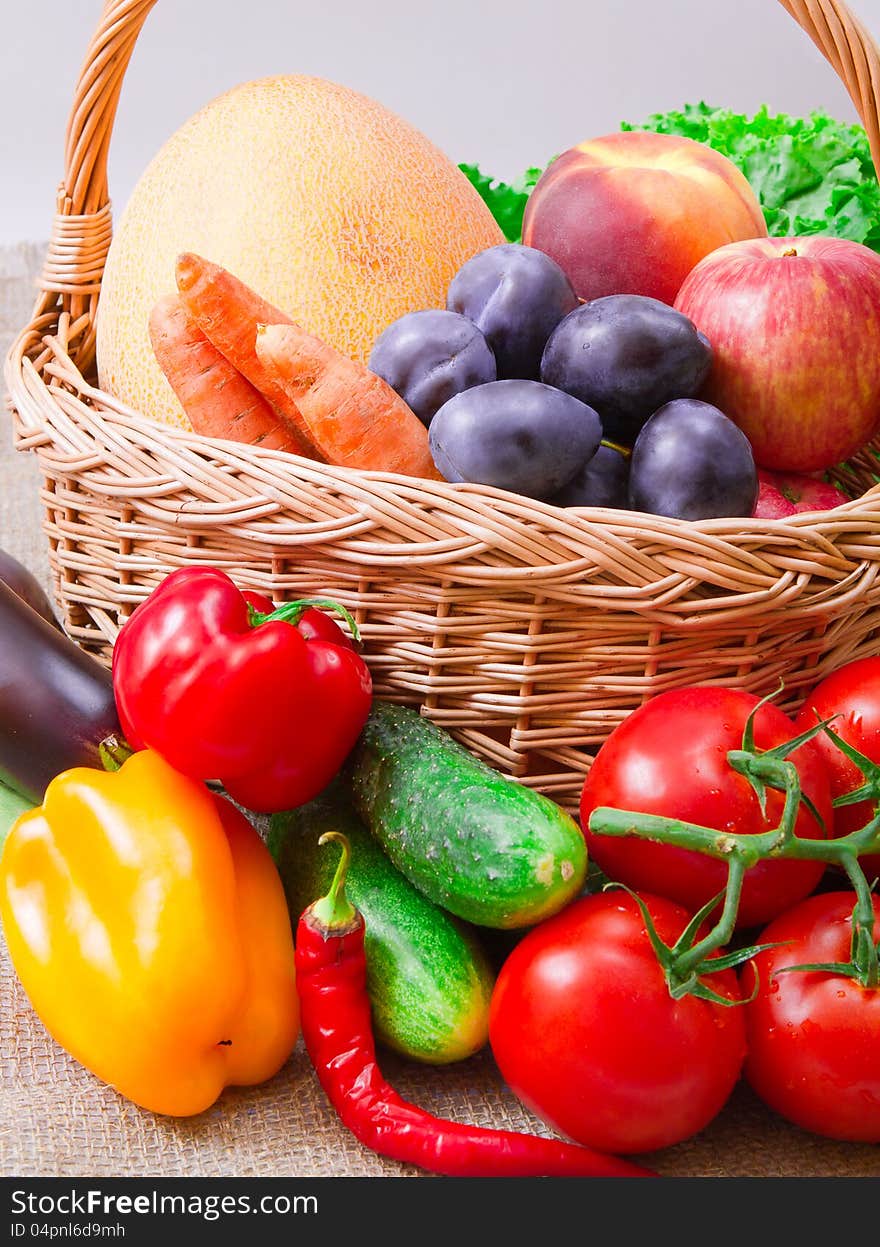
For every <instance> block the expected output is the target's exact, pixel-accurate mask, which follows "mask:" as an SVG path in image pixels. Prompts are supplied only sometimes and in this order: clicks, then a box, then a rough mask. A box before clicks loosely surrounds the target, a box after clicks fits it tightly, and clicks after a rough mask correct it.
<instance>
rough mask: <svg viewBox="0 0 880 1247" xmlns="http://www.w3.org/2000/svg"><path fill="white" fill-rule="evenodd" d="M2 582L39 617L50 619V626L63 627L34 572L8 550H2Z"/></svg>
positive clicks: (0, 553) (0, 577) (0, 564)
mask: <svg viewBox="0 0 880 1247" xmlns="http://www.w3.org/2000/svg"><path fill="white" fill-rule="evenodd" d="M0 581H2V582H3V583H4V584H6V585H9V588H10V589H11V590H12V591H13V593H17V594H18V596H19V597H20V598H21V599H22V600H23V601H25V602H27V604H28V606H30V608H31V609H32V610H35V611H36V612H37V614H38V615H42V616H43V618H44V619H48V621H49V623H50V624H54V625H55V627H56V628H59V629H60V627H61V625H60V624H59V622H58V620H57V618H56V616H55V612H54V611H53V609H52V606H51V604H50V602H49V599H48V597H47V596H46V594H45V592H44V590H43V586H42V585H41V584H40V582H39V580H37V578H36V576H35V575H34V574H33V572H31V571H28V569H27V568H26V567H25V566H24V564H23V563H19V561H18V559H17V558H14V557H13V556H12V555H11V554H10V553H9V551H8V550H0Z"/></svg>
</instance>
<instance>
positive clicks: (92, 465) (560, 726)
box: [5, 0, 880, 807]
mask: <svg viewBox="0 0 880 1247" xmlns="http://www.w3.org/2000/svg"><path fill="white" fill-rule="evenodd" d="M781 2H782V4H783V7H784V8H785V9H787V10H788V12H789V13H790V14H791V15H792V17H794V19H795V20H796V21H797V22H798V23H799V24H800V25H801V26H802V27H803V29H804V30H805V31H806V32H807V33H808V34H809V35H810V36H811V37H812V38H813V40H814V41H815V42H816V44H817V46H818V47H819V48H820V50H821V51H822V53H823V54H824V55H825V56H826V57H827V59H828V60H829V62H830V63H831V65H832V66H833V68H834V69H835V70H836V72H837V73H838V75H839V76H840V77H841V79H842V80H843V82H844V83H845V85H846V87H847V90H848V91H849V94H850V96H851V97H852V99H853V101H854V103H855V105H856V107H857V109H858V111H859V114H860V116H861V117H862V120H863V122H864V124H865V126H866V129H867V131H868V134H869V137H870V141H871V148H872V153H873V156H874V161H875V164H878V158H880V129H878V100H877V92H878V90H880V54H878V49H877V47H876V45H875V44H874V43H873V42H872V40H871V38H870V36H869V35H868V34H867V32H866V31H865V30H864V28H863V27H862V26H861V25H860V23H859V22H858V21H856V20H855V19H854V18H853V17H852V15H851V14H850V13H849V12H848V11H847V9H846V7H845V6H844V5H843V4H840V3H837V2H836V0H804V2H802V3H799V2H798V0H781ZM154 3H155V0H107V2H106V4H105V8H104V13H103V15H102V19H101V23H100V26H99V29H98V31H97V33H96V35H95V37H94V39H93V41H92V43H91V45H90V47H89V50H88V53H87V56H86V59H85V63H84V67H83V70H82V73H81V76H80V80H79V85H78V89H77V92H76V98H75V101H74V105H73V110H72V113H71V118H70V122H69V128H68V134H67V147H66V173H65V179H64V182H63V184H62V186H61V189H60V192H59V200H58V210H57V215H56V218H55V224H54V230H53V234H52V240H51V245H50V248H49V252H48V257H47V260H46V264H45V269H44V272H43V275H42V279H41V282H40V289H41V292H42V293H41V294H40V297H39V300H38V302H37V305H36V307H35V309H34V313H33V319H32V321H31V323H30V324H29V325H28V326H27V327H26V329H25V330H24V331H23V332H22V333H21V335H20V336H19V338H18V340H17V341H16V342H15V344H14V345H13V348H12V350H11V352H10V354H9V356H8V358H7V361H6V374H5V375H6V382H7V386H8V389H9V392H10V396H11V405H12V409H13V413H14V421H15V437H16V444H17V446H18V447H19V448H20V449H21V450H31V451H33V452H34V453H35V454H36V455H37V456H38V458H39V463H40V468H41V473H42V477H43V481H44V485H43V490H42V501H43V504H44V506H45V520H44V529H45V534H46V537H47V539H48V541H49V546H50V562H51V568H52V574H53V583H54V591H55V596H56V599H57V602H58V605H59V607H60V609H61V610H62V612H63V616H64V620H65V623H66V626H67V629H68V631H69V632H70V634H71V635H72V636H73V637H75V638H76V640H77V641H78V642H79V643H81V644H82V645H83V646H85V647H87V648H88V649H90V650H92V651H93V652H95V653H96V654H98V655H99V656H100V657H101V658H102V659H103V660H105V661H106V660H108V659H109V656H110V653H111V649H112V644H113V640H114V638H115V636H116V633H117V630H118V628H119V626H120V624H121V623H122V621H123V620H124V619H125V617H126V616H127V615H129V614H130V613H131V611H132V610H133V609H134V607H135V606H136V605H137V603H138V602H139V601H141V600H142V599H143V598H144V597H145V596H146V595H147V594H148V593H149V592H150V590H151V589H153V588H154V587H155V585H156V584H157V583H158V582H159V580H160V579H161V578H162V577H163V576H164V575H165V574H166V573H167V572H168V571H170V570H171V569H173V568H175V567H179V566H181V565H185V564H191V563H196V562H198V563H210V564H214V565H216V566H220V567H223V568H225V569H226V570H228V571H229V572H230V573H231V574H232V575H233V576H234V578H235V579H236V580H237V582H238V583H239V584H240V585H241V586H242V587H252V588H257V589H260V590H262V591H263V592H265V593H267V594H269V595H271V596H272V597H274V598H275V599H276V600H282V599H284V598H289V597H291V596H292V595H302V594H304V593H316V592H319V593H321V594H324V595H328V596H332V597H334V598H336V599H338V600H339V601H340V602H342V603H344V604H345V605H346V606H348V607H349V609H350V610H351V611H352V612H353V613H354V615H355V617H356V619H357V621H358V623H359V625H360V628H361V630H362V633H363V637H364V643H365V655H366V657H367V660H368V662H369V664H370V667H371V670H372V673H373V677H374V682H375V688H376V692H377V693H378V694H379V695H380V696H382V697H385V698H389V699H392V700H396V701H402V702H405V703H408V704H411V705H415V706H419V707H421V708H422V710H423V712H424V713H425V714H426V715H428V716H429V717H430V718H431V719H433V720H434V721H435V722H437V723H440V724H442V725H443V726H444V727H446V728H447V729H449V730H450V731H452V732H453V734H454V735H456V736H457V737H458V738H459V739H460V740H462V741H463V742H464V743H466V744H467V745H468V746H470V747H471V748H472V749H473V750H475V751H476V752H477V753H479V754H480V755H482V756H484V757H485V758H487V759H488V760H489V761H490V762H492V763H493V764H494V765H495V766H497V767H498V768H499V769H500V770H502V771H504V772H506V773H508V774H511V775H514V776H516V777H518V778H520V779H522V780H523V781H524V782H526V783H528V784H530V785H532V786H535V787H537V788H540V789H541V790H542V791H544V792H546V793H548V794H549V795H551V796H553V797H554V798H555V799H556V800H558V801H559V802H560V803H562V804H564V805H567V806H569V807H573V806H574V804H575V803H576V800H577V797H578V794H579V792H580V788H581V785H582V782H583V776H584V774H585V772H586V770H587V768H588V766H589V763H590V759H591V753H594V752H595V750H596V748H597V747H598V745H599V744H600V743H601V742H602V741H603V740H604V738H605V737H606V736H607V734H608V733H609V731H610V730H611V729H612V728H613V727H614V726H615V725H616V724H617V723H618V722H620V720H621V719H622V718H623V717H624V716H625V715H626V714H627V713H629V712H630V711H631V710H632V709H634V708H635V707H636V706H638V705H639V704H640V703H641V702H643V701H644V700H645V699H646V698H647V697H649V696H651V695H652V694H654V693H657V692H658V691H660V690H662V689H667V688H670V687H674V686H679V685H682V684H687V683H697V682H699V683H716V684H726V683H735V684H737V685H739V686H741V687H744V688H747V689H750V690H753V691H755V692H757V693H761V694H763V693H766V692H770V691H771V690H773V689H774V688H775V687H776V686H777V685H778V683H779V680H780V677H784V678H785V681H786V689H785V693H784V695H783V698H782V702H781V704H783V705H786V706H791V707H793V706H795V705H796V704H797V701H798V698H799V695H801V694H802V693H803V692H804V691H805V689H806V687H808V686H809V685H811V684H812V683H813V682H814V681H815V680H817V679H818V678H819V677H820V676H821V675H823V674H824V673H825V672H827V671H828V670H830V669H831V668H833V667H834V666H836V665H837V664H839V663H841V662H843V661H846V660H848V659H850V658H853V657H857V656H860V655H864V654H867V653H870V652H872V651H874V650H875V649H876V648H877V646H878V637H880V486H876V485H875V477H874V470H875V469H876V468H877V463H876V461H875V460H874V459H873V458H872V457H871V455H870V453H865V454H863V455H862V456H861V457H859V458H858V459H856V460H854V461H853V462H852V463H851V464H849V465H847V468H846V469H845V470H844V471H843V473H842V483H844V485H845V486H846V487H847V488H848V490H849V492H850V494H851V495H852V496H853V501H852V502H850V503H849V504H845V505H844V506H842V507H840V508H838V509H836V510H834V511H830V512H827V513H823V514H820V515H816V514H813V515H810V516H807V517H805V518H801V517H795V518H792V519H791V520H785V521H756V520H713V521H710V522H701V523H691V522H683V521H674V520H667V519H663V518H659V517H655V516H648V515H643V514H637V513H624V512H618V511H604V510H592V511H579V512H573V511H567V510H561V509H557V508H555V507H552V506H548V505H546V504H543V503H540V502H533V501H531V500H530V499H526V498H523V497H520V496H515V495H512V494H507V493H503V492H499V491H496V490H493V489H490V488H486V487H479V486H464V485H445V484H443V483H440V484H435V483H433V482H421V481H414V480H413V479H412V478H405V477H398V476H394V475H391V474H379V473H366V472H357V471H352V470H344V469H338V468H333V467H327V466H323V465H320V464H316V463H314V462H312V461H311V460H301V459H298V458H294V457H292V456H289V455H286V454H283V453H281V452H272V451H262V450H259V449H256V448H252V447H250V446H242V445H240V444H235V443H231V442H225V441H215V440H209V439H205V438H202V437H199V436H197V435H195V434H192V433H186V432H182V431H179V430H176V429H171V428H169V427H166V426H164V425H160V424H157V423H156V422H154V421H152V420H150V419H147V418H145V417H144V416H142V415H139V414H138V413H136V412H134V411H132V410H130V409H128V408H125V407H123V406H122V405H120V404H119V403H118V402H116V401H115V400H114V399H113V398H112V397H110V396H109V395H107V394H105V393H102V392H101V391H100V390H99V389H97V388H96V385H95V381H94V377H95V371H94V356H95V332H94V331H95V314H96V309H97V306H98V300H99V298H100V291H101V276H102V272H103V266H104V261H105V258H106V255H107V249H108V246H109V243H110V237H111V215H110V204H109V200H108V192H107V176H106V174H107V152H108V144H109V141H110V134H111V129H112V125H113V120H114V115H115V110H116V104H117V100H118V96H119V91H120V88H121V84H122V78H123V74H124V71H125V68H126V66H127V63H128V60H129V58H130V55H131V52H132V49H133V47H134V44H135V40H136V39H137V36H138V33H139V31H140V28H141V26H142V25H143V22H144V20H145V19H146V17H147V15H148V13H149V11H150V9H151V8H152V7H153V4H154ZM878 167H880V164H878Z"/></svg>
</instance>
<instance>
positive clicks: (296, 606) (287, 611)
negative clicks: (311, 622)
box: [248, 598, 361, 641]
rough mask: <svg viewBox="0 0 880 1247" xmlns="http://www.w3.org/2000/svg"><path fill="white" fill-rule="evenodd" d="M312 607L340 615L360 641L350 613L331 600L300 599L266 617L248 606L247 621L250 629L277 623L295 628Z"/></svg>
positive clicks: (288, 603) (284, 605) (286, 604)
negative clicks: (291, 625)
mask: <svg viewBox="0 0 880 1247" xmlns="http://www.w3.org/2000/svg"><path fill="white" fill-rule="evenodd" d="M313 606H314V607H316V608H317V609H318V610H324V611H335V612H336V614H337V615H341V616H342V618H343V619H344V620H345V622H346V623H347V624H348V626H349V628H350V629H351V635H352V636H353V637H354V639H355V640H356V641H360V639H361V634H360V631H359V629H358V626H357V623H356V622H355V619H354V616H353V615H352V613H351V611H349V610H347V609H346V608H345V607H344V606H342V605H341V604H340V603H339V602H334V601H333V600H332V598H300V599H299V601H297V602H285V603H284V604H283V606H279V607H278V609H277V610H274V611H270V612H269V614H267V615H263V614H261V613H260V612H259V611H257V610H254V608H253V607H252V606H250V605H249V606H248V620H249V621H250V624H251V627H252V628H258V627H259V626H260V624H265V623H279V622H280V623H289V624H293V625H294V627H295V626H296V625H297V624H298V623H299V621H300V619H301V618H302V617H303V615H304V614H305V613H306V611H307V610H309V609H310V607H313Z"/></svg>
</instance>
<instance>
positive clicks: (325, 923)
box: [310, 831, 357, 931]
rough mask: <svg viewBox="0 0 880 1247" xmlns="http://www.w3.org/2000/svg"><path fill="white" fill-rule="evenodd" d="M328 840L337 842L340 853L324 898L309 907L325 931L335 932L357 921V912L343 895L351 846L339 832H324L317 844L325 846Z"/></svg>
mask: <svg viewBox="0 0 880 1247" xmlns="http://www.w3.org/2000/svg"><path fill="white" fill-rule="evenodd" d="M329 840H337V841H338V842H339V844H340V846H341V848H342V852H341V854H340V856H339V861H338V863H337V865H336V873H335V874H334V876H333V881H332V882H331V884H330V890H329V891H328V893H327V895H326V896H322V897H321V898H320V900H317V901H315V902H314V904H313V905H312V906H311V907H310V912H311V914H312V917H313V918H315V919H316V921H317V922H319V923H320V925H321V926H322V927H323V928H325V930H328V931H335V930H338V929H339V928H340V927H350V926H351V924H352V923H353V922H354V921H355V920H356V919H357V910H356V909H355V907H354V905H352V903H351V901H350V900H349V899H348V897H347V896H346V895H345V877H346V875H347V874H348V867H349V863H350V861H351V846H350V845H349V843H348V837H347V836H344V835H343V834H342V832H341V831H325V832H324V834H323V835H322V836H319V838H318V844H326V843H327V842H328V841H329Z"/></svg>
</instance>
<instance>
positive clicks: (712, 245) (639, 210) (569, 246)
mask: <svg viewBox="0 0 880 1247" xmlns="http://www.w3.org/2000/svg"><path fill="white" fill-rule="evenodd" d="M766 236H767V225H766V222H765V220H764V214H763V212H762V211H761V205H760V204H759V202H758V199H757V196H756V195H755V193H754V191H753V190H752V188H751V186H750V185H749V183H748V182H747V181H746V178H745V177H744V175H743V174H742V173H741V172H740V170H739V169H738V168H737V166H736V165H735V164H734V163H733V162H732V161H731V160H728V158H727V157H726V156H722V155H721V153H720V152H717V151H715V149H714V148H712V147H709V146H707V145H706V144H705V143H698V142H696V141H695V140H694V139H687V138H681V137H679V136H677V135H669V134H653V133H651V132H648V131H642V130H622V131H621V132H620V133H619V134H608V135H605V136H604V137H603V138H597V139H591V140H589V141H587V142H584V143H579V144H578V145H577V146H576V147H572V148H570V149H569V150H568V151H567V152H564V153H563V154H562V155H561V156H559V157H558V158H557V159H556V160H554V161H553V163H552V164H550V165H549V166H548V168H547V169H546V170H545V171H544V173H543V174H542V176H541V178H540V179H539V180H538V184H537V185H536V187H535V189H534V191H533V192H532V194H531V196H530V198H529V200H528V202H527V204H526V210H525V216H524V219H523V242H524V243H526V244H527V245H528V246H530V247H537V248H538V249H539V250H540V251H545V252H546V253H547V254H548V255H549V256H551V257H552V258H553V259H554V260H555V261H556V262H557V264H559V266H560V267H561V268H562V269H563V270H564V271H565V273H566V274H567V276H568V279H569V281H570V282H571V283H572V285H573V286H574V288H575V292H576V293H577V294H578V296H579V297H580V298H581V299H597V298H599V297H600V296H602V295H606V294H643V295H649V296H650V297H652V298H655V299H661V300H662V301H663V302H664V303H672V302H673V300H674V299H675V296H676V295H677V294H678V291H679V287H680V286H681V284H682V282H683V281H684V279H685V277H686V276H687V275H688V273H689V272H690V271H691V269H692V268H693V267H694V265H695V264H697V263H698V261H700V260H701V259H702V258H703V257H704V256H705V255H708V254H709V252H710V251H714V250H715V249H716V248H717V247H720V246H722V245H723V244H725V243H729V242H738V241H740V240H742V239H746V238H765V237H766Z"/></svg>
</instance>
